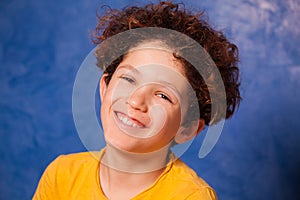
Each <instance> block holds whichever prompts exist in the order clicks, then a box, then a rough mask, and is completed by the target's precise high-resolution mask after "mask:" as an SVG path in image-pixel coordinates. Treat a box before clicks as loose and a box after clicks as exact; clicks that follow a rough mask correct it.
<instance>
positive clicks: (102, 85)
mask: <svg viewBox="0 0 300 200" xmlns="http://www.w3.org/2000/svg"><path fill="white" fill-rule="evenodd" d="M106 77H107V74H103V75H102V77H101V79H100V82H99V84H100V85H99V90H100V91H99V93H100V99H101V102H103V98H104V95H105V93H106V90H107V84H106V82H105V78H106Z"/></svg>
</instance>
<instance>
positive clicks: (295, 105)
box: [0, 0, 300, 200]
mask: <svg viewBox="0 0 300 200" xmlns="http://www.w3.org/2000/svg"><path fill="white" fill-rule="evenodd" d="M133 2H138V1H120V0H119V1H115V0H113V1H92V0H77V1H71V0H60V1H50V0H48V1H46V0H40V1H36V0H28V1H21V0H10V1H9V0H2V1H1V2H0V95H1V96H0V199H1V200H2V199H30V198H31V196H32V195H33V192H34V190H35V187H36V185H37V183H38V179H39V178H40V176H41V173H42V172H43V170H44V168H45V167H46V166H47V165H48V164H49V162H51V161H52V160H53V159H54V158H55V157H56V156H57V155H59V154H62V153H64V154H66V153H70V152H78V151H84V150H85V148H84V146H83V145H82V144H81V141H80V139H79V137H78V135H77V132H76V129H75V126H74V122H73V117H72V87H73V83H74V80H75V76H76V73H77V70H78V68H79V66H80V64H81V62H82V61H83V59H84V58H85V56H86V55H87V54H88V53H89V51H90V50H91V49H92V48H93V45H92V44H91V43H90V41H89V39H88V35H89V30H92V29H93V27H94V25H95V23H96V19H95V13H96V8H97V7H99V5H102V4H108V5H111V6H112V7H116V8H120V7H123V6H125V5H126V4H128V3H133ZM186 2H187V5H189V6H193V7H194V8H196V7H197V6H198V7H200V8H204V9H205V10H206V11H207V12H208V14H209V16H210V18H209V20H210V22H211V23H212V24H213V25H214V27H216V28H217V29H222V30H224V31H225V33H226V34H227V35H228V36H229V37H230V38H231V39H232V40H233V41H235V42H236V43H237V45H238V46H239V48H240V55H241V64H240V66H241V74H242V87H241V90H242V94H243V98H244V100H243V102H242V104H241V106H240V110H239V112H238V113H237V114H236V115H235V117H234V118H233V119H231V120H229V121H228V122H227V123H226V124H225V127H224V130H223V133H222V135H221V138H220V140H219V142H218V143H217V146H216V147H215V148H214V150H213V151H212V152H211V153H210V154H209V155H208V156H207V157H206V158H204V159H198V158H197V154H198V150H199V146H200V145H201V143H202V139H203V136H204V135H202V136H200V137H199V138H197V139H196V140H195V141H194V143H193V145H192V147H191V148H190V149H189V150H188V151H187V152H186V154H185V155H184V160H185V161H186V162H187V163H189V164H190V165H191V166H192V167H193V168H194V169H196V171H197V172H198V173H199V175H200V176H202V177H203V178H205V179H206V180H207V182H209V183H210V184H211V185H212V186H213V187H214V188H215V189H216V191H217V193H218V194H219V197H220V199H226V200H227V199H229V200H234V199H245V200H246V199H295V196H294V195H295V194H296V191H297V190H298V191H299V189H300V145H299V143H300V106H299V103H300V92H299V88H300V48H299V46H300V28H299V27H300V26H299V19H300V14H299V13H300V3H299V2H298V1H293V0H287V1H280V0H262V1H259V0H252V1H242V0H237V1H234V3H233V2H232V1H230V0H216V1H208V0H202V1H200V0H198V1H193V2H188V1H186Z"/></svg>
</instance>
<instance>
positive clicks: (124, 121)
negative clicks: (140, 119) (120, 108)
mask: <svg viewBox="0 0 300 200" xmlns="http://www.w3.org/2000/svg"><path fill="white" fill-rule="evenodd" d="M117 116H118V118H119V119H120V120H121V121H122V122H123V123H124V124H126V125H128V126H132V127H134V128H140V126H139V125H137V124H136V123H134V122H133V121H131V120H130V119H129V118H127V117H123V116H121V115H117Z"/></svg>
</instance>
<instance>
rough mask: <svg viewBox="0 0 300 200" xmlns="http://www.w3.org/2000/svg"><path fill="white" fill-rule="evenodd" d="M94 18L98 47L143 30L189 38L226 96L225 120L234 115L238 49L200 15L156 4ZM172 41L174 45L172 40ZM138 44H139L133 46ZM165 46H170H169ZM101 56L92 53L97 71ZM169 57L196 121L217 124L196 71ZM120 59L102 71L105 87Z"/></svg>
mask: <svg viewBox="0 0 300 200" xmlns="http://www.w3.org/2000/svg"><path fill="white" fill-rule="evenodd" d="M97 17H98V23H97V26H96V28H95V30H94V32H93V39H92V41H93V42H94V43H95V44H101V43H103V41H105V40H106V39H108V38H110V37H112V36H114V35H116V34H118V33H121V32H124V31H127V30H132V29H137V28H145V27H159V28H166V29H171V30H174V31H177V32H180V33H182V34H185V35H187V36H188V37H189V38H192V39H193V40H194V41H196V42H197V43H198V44H200V45H201V46H202V47H203V48H204V49H205V50H206V52H207V53H208V54H209V56H210V57H211V59H212V60H213V62H214V64H215V66H217V68H218V70H219V72H220V74H221V77H222V80H223V83H224V87H225V92H226V97H225V98H226V116H225V118H226V119H227V118H230V117H231V116H232V115H233V114H234V112H235V110H236V109H237V107H238V106H239V103H240V100H241V96H240V91H239V86H240V80H239V68H238V61H239V59H238V48H237V46H236V45H235V44H233V43H231V42H230V41H228V40H227V38H226V37H225V35H224V34H223V33H222V32H221V31H216V30H214V29H213V28H212V27H211V26H210V25H209V23H208V22H207V21H206V20H205V14H204V12H198V13H192V12H190V11H188V10H187V9H186V7H185V6H184V4H176V3H173V2H170V1H159V3H158V4H153V3H151V4H147V5H145V6H141V7H139V6H131V7H125V8H124V9H122V10H113V9H109V10H108V11H106V12H105V13H104V14H103V15H97ZM173 41H174V42H176V39H175V40H173ZM139 42H141V41H137V42H136V43H137V44H138V43H139ZM168 45H169V46H171V45H172V44H168ZM111 48H112V47H111ZM128 50H129V49H128ZM112 52H113V51H109V54H111V53H112ZM104 53H105V52H100V51H99V50H96V52H95V54H96V57H97V60H98V66H99V67H103V66H100V65H101V64H100V60H101V56H103V54H104ZM107 53H108V52H107ZM173 55H174V57H175V58H177V59H178V60H179V61H180V62H181V63H182V64H183V66H184V68H185V76H186V77H187V79H188V81H189V83H190V84H191V86H192V88H193V89H194V91H195V93H196V97H197V99H198V106H199V110H200V116H199V118H202V119H204V121H205V124H206V125H209V124H212V123H215V122H217V121H219V120H221V118H220V117H218V116H212V113H211V112H212V101H211V95H210V90H209V87H210V86H208V85H207V84H206V83H205V81H204V79H203V77H201V75H200V74H199V72H198V71H197V69H196V68H195V67H193V66H192V65H191V64H190V63H189V62H188V61H187V60H185V59H184V58H182V57H181V56H180V53H173ZM122 59H123V55H122V56H120V57H118V58H117V59H115V60H114V61H113V62H112V63H109V64H108V67H107V68H104V70H105V71H104V73H106V74H107V77H106V79H105V82H106V83H107V84H108V83H109V81H110V79H111V77H112V75H113V73H114V71H115V70H116V68H117V67H118V65H119V64H120V63H121V61H122Z"/></svg>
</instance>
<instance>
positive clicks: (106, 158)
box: [99, 145, 169, 199]
mask: <svg viewBox="0 0 300 200" xmlns="http://www.w3.org/2000/svg"><path fill="white" fill-rule="evenodd" d="M168 152H169V147H168V148H164V149H161V150H159V151H155V152H151V153H145V154H136V153H129V152H124V151H121V150H119V149H117V148H114V147H112V146H111V145H107V146H106V150H105V153H104V155H103V157H102V158H101V165H100V174H99V175H100V177H99V178H100V184H101V188H102V191H103V193H104V194H105V195H106V196H107V197H108V198H109V199H130V198H132V197H134V196H136V195H137V194H139V193H140V192H142V191H144V190H145V189H147V188H148V187H149V186H150V185H151V184H153V183H154V182H155V181H156V180H157V178H158V177H159V176H160V175H161V174H162V173H163V171H164V169H165V166H166V164H167V156H168ZM116 191H118V192H116Z"/></svg>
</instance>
